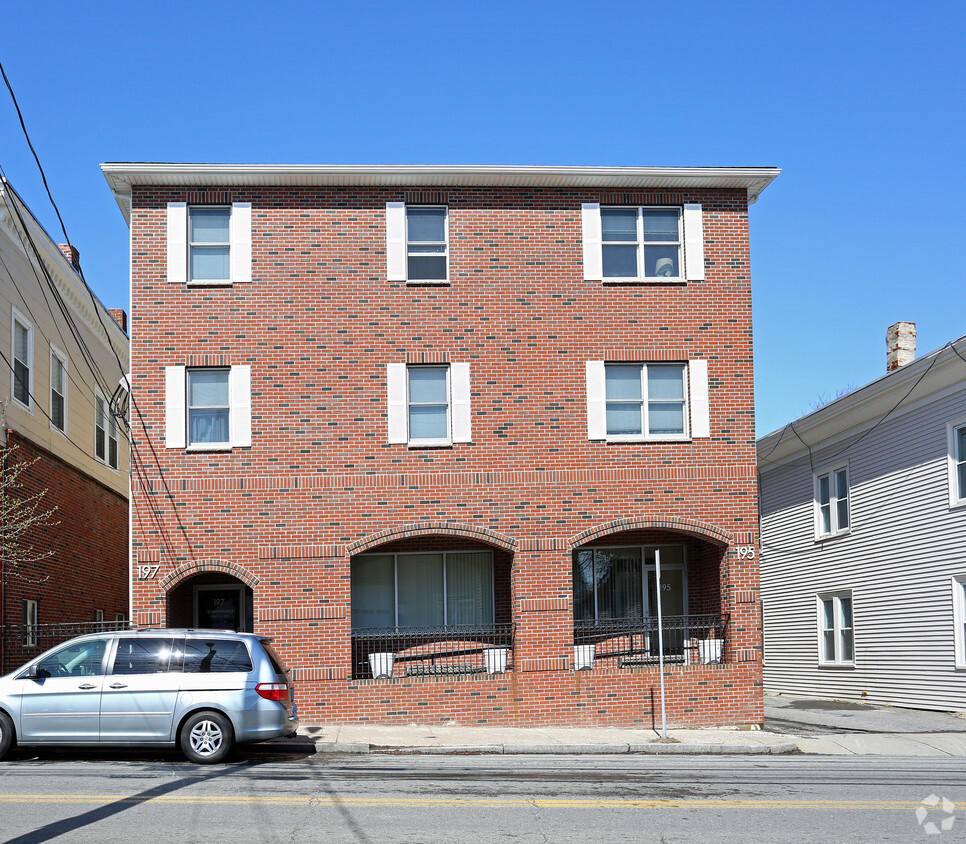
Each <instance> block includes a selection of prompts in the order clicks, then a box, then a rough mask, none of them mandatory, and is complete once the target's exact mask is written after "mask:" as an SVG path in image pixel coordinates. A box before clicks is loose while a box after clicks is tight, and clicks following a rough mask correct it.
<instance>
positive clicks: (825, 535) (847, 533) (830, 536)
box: [815, 528, 852, 542]
mask: <svg viewBox="0 0 966 844" xmlns="http://www.w3.org/2000/svg"><path fill="white" fill-rule="evenodd" d="M851 535H852V528H848V529H847V530H840V531H838V532H837V533H823V534H819V535H818V536H816V537H815V541H816V542H828V541H829V540H831V539H838V538H839V537H842V536H851Z"/></svg>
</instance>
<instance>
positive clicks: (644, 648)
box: [574, 615, 728, 668]
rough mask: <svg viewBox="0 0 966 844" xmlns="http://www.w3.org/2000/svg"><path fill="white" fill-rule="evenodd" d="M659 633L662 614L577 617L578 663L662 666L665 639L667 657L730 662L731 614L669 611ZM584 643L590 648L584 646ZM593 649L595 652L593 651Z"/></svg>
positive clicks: (683, 660)
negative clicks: (727, 632) (727, 634)
mask: <svg viewBox="0 0 966 844" xmlns="http://www.w3.org/2000/svg"><path fill="white" fill-rule="evenodd" d="M662 622H663V623H662V625H661V636H660V637H658V625H657V618H656V617H652V618H607V619H598V620H596V621H594V620H576V621H574V660H575V663H576V667H578V668H586V667H589V664H590V662H591V660H593V661H600V660H609V661H610V662H609V663H608V664H609V665H611V666H613V665H614V663H616V667H619V668H637V667H640V666H648V665H657V664H658V663H659V662H660V658H659V653H660V651H659V645H658V642H659V639H660V640H663V645H664V661H665V662H666V663H668V664H676V665H699V664H702V663H703V664H711V663H719V662H724V661H725V656H726V654H725V628H726V627H727V623H728V617H727V616H720V615H671V616H664V618H663V619H662ZM581 646H583V647H584V648H585V650H583V651H579V650H578V649H579V648H581ZM590 648H593V653H592V654H591V653H590Z"/></svg>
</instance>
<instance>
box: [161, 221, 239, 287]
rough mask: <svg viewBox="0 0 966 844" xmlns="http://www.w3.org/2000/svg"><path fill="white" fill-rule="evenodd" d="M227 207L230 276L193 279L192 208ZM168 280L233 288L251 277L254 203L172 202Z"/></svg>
mask: <svg viewBox="0 0 966 844" xmlns="http://www.w3.org/2000/svg"><path fill="white" fill-rule="evenodd" d="M192 208H227V209H228V211H229V217H228V276H229V277H228V279H227V280H225V279H211V280H205V279H199V280H197V281H195V280H192V279H191V267H190V257H191V241H190V231H191V209H192ZM167 280H168V281H169V282H170V283H172V284H181V285H184V286H186V287H231V286H232V285H234V284H242V283H245V282H249V281H251V280H252V204H251V203H250V202H232V203H231V204H230V205H225V204H212V205H205V204H203V203H194V204H191V205H189V204H188V203H187V202H169V203H168V206H167Z"/></svg>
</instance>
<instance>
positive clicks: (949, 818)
mask: <svg viewBox="0 0 966 844" xmlns="http://www.w3.org/2000/svg"><path fill="white" fill-rule="evenodd" d="M962 762H963V760H962V759H949V758H910V757H888V758H881V757H880V758H868V757H867V758H828V757H818V756H786V757H754V758H747V757H746V758H739V757H700V756H692V757H666V758H665V757H634V758H629V757H626V756H625V757H603V756H590V757H588V756H581V757H575V756H563V757H551V758H546V757H524V756H515V757H514V756H502V757H492V756H466V757H455V758H454V757H439V756H419V757H412V756H382V755H370V756H355V757H348V756H341V757H340V756H321V755H320V756H306V755H295V754H288V755H271V756H270V755H267V754H265V753H264V752H258V753H249V754H246V755H241V756H237V757H236V758H234V759H233V760H232V761H231V763H230V764H226V765H219V766H214V767H209V768H199V767H195V766H192V765H188V764H186V763H184V762H183V761H181V759H180V758H179V757H178V756H177V754H175V753H170V754H154V755H152V756H151V757H150V758H149V757H146V756H145V754H143V753H121V752H99V753H83V754H82V753H54V752H44V753H43V754H40V755H36V754H34V753H32V752H29V751H25V750H21V751H16V752H15V753H14V754H13V756H12V758H10V760H9V761H7V762H5V763H2V764H0V838H2V840H4V841H6V842H8V844H14V843H16V844H23V842H39V841H54V840H57V841H97V842H103V841H125V842H126V841H132V840H133V841H140V842H151V841H179V842H195V841H198V842H222V841H224V842H229V841H230V842H246V841H259V842H262V841H265V842H275V841H279V842H281V841H300V842H311V841H327V842H328V841H333V842H342V841H347V842H419V844H424V842H425V843H426V844H428V842H437V841H439V842H443V841H445V842H447V844H452V842H454V841H460V842H478V841H479V842H520V841H541V842H542V841H552V842H570V841H575V842H576V841H579V842H582V844H586V842H590V841H607V842H623V841H663V842H678V841H681V842H683V841H688V842H694V841H714V842H729V841H735V842H738V841H740V842H755V841H769V842H777V841H809V842H822V841H830V842H831V841H835V842H841V841H850V842H860V841H901V842H909V841H915V840H920V839H921V840H929V841H957V840H966V770H964V766H963V764H962ZM930 796H935V797H937V798H946V799H947V800H949V801H952V803H954V804H958V807H957V808H954V809H953V811H952V812H951V813H949V812H944V811H943V804H942V803H941V802H940V803H939V805H938V806H936V807H935V808H932V807H929V812H928V814H926V816H925V817H924V818H923V819H922V823H923V824H929V823H933V824H935V827H936V829H937V831H939V835H938V836H937V835H927V834H926V833H925V832H924V831H923V827H922V826H921V825H920V822H919V818H917V814H916V810H917V809H919V808H922V801H923V800H924V799H926V798H929V797H930ZM944 821H945V824H946V826H947V827H949V826H950V823H951V824H952V827H951V828H948V829H947V830H946V831H942V830H941V827H942V824H943V822H944Z"/></svg>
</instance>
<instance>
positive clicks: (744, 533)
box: [731, 530, 758, 545]
mask: <svg viewBox="0 0 966 844" xmlns="http://www.w3.org/2000/svg"><path fill="white" fill-rule="evenodd" d="M731 541H732V543H733V544H735V545H757V544H758V535H757V533H756V532H755V531H753V530H736V531H735V532H734V533H733V534H731Z"/></svg>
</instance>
